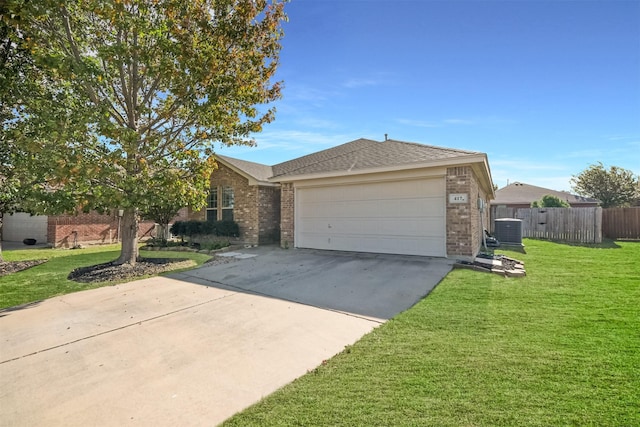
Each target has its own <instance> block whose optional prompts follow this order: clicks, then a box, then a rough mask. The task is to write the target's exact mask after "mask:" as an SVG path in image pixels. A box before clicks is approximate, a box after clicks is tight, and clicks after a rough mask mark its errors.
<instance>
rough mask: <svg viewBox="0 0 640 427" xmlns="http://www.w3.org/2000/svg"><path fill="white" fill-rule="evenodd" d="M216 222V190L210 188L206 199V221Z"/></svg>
mask: <svg viewBox="0 0 640 427" xmlns="http://www.w3.org/2000/svg"><path fill="white" fill-rule="evenodd" d="M217 220H218V189H217V188H212V189H211V191H210V192H209V196H208V197H207V221H217Z"/></svg>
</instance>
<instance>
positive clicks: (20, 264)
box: [0, 259, 47, 276]
mask: <svg viewBox="0 0 640 427" xmlns="http://www.w3.org/2000/svg"><path fill="white" fill-rule="evenodd" d="M45 262H47V260H46V259H34V260H30V261H0V276H7V275H9V274H12V273H17V272H18V271H22V270H26V269H27V268H31V267H35V266H36V265H40V264H43V263H45Z"/></svg>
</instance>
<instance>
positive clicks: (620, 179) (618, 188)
mask: <svg viewBox="0 0 640 427" xmlns="http://www.w3.org/2000/svg"><path fill="white" fill-rule="evenodd" d="M571 183H572V188H573V190H574V191H575V192H576V193H578V194H580V195H582V196H587V197H593V198H594V199H598V200H600V204H601V206H602V207H603V208H610V207H615V206H626V205H629V204H630V203H631V202H632V201H633V200H634V197H636V192H637V191H638V178H637V177H636V176H634V174H633V172H631V171H630V170H627V169H623V168H620V167H617V166H611V167H610V168H609V170H607V169H605V167H604V166H603V164H602V163H600V162H598V164H597V165H591V166H589V167H588V168H587V169H585V170H584V171H582V172H580V173H579V174H578V175H575V176H573V178H571Z"/></svg>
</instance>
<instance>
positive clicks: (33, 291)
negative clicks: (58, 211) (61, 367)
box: [0, 245, 211, 309]
mask: <svg viewBox="0 0 640 427" xmlns="http://www.w3.org/2000/svg"><path fill="white" fill-rule="evenodd" d="M119 253H120V252H119V245H105V246H90V247H87V248H83V249H74V250H68V249H26V250H17V251H2V256H3V257H4V259H5V261H24V260H32V259H48V261H47V262H45V263H44V264H40V265H38V266H36V267H32V268H30V269H28V270H24V271H20V272H18V273H13V274H10V275H7V276H1V277H0V309H2V308H7V307H13V306H15V305H20V304H25V303H30V302H35V301H39V300H43V299H46V298H51V297H53V296H57V295H63V294H68V293H71V292H77V291H81V290H86V289H94V288H99V287H102V286H106V285H113V284H115V283H120V282H102V283H78V282H74V281H71V280H67V276H68V275H69V273H70V272H71V270H73V269H75V268H77V267H86V266H90V265H95V264H101V263H105V262H109V261H113V260H115V259H116V258H118V255H119ZM141 255H142V256H143V257H145V258H189V259H192V260H194V261H195V262H196V264H197V265H201V264H202V263H204V262H205V261H206V260H208V259H209V258H211V257H210V256H208V255H204V254H198V253H192V252H168V251H167V252H165V251H163V252H149V251H147V252H144V253H141ZM145 277H148V276H145ZM141 278H144V277H138V278H136V280H138V279H141ZM126 281H130V280H126Z"/></svg>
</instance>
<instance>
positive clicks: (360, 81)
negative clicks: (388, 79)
mask: <svg viewBox="0 0 640 427" xmlns="http://www.w3.org/2000/svg"><path fill="white" fill-rule="evenodd" d="M380 84H382V81H381V80H377V79H367V78H353V79H349V80H347V81H345V82H344V83H342V86H343V87H346V88H348V89H355V88H359V87H364V86H378V85H380Z"/></svg>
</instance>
